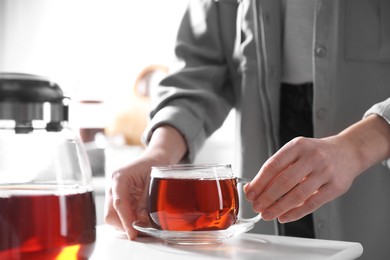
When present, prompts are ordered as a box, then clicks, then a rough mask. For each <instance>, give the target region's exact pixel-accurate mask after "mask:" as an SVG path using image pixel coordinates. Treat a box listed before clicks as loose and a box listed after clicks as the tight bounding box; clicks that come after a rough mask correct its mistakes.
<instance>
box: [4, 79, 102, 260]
mask: <svg viewBox="0 0 390 260" xmlns="http://www.w3.org/2000/svg"><path fill="white" fill-rule="evenodd" d="M67 101H68V98H66V97H65V96H64V95H63V92H62V90H61V89H60V87H59V86H58V85H57V84H56V83H53V82H51V81H50V80H48V79H46V78H43V77H40V76H35V75H29V74H18V73H0V259H67V260H68V259H69V260H72V259H88V258H89V256H90V255H91V254H92V251H93V249H94V245H95V239H96V212H95V203H94V197H93V194H92V192H93V188H92V174H91V168H90V166H89V162H88V158H87V154H86V152H85V150H84V147H83V145H82V142H81V140H80V138H79V137H78V136H77V135H76V134H75V133H74V132H73V131H72V130H71V129H70V128H69V126H68V125H67V121H68V105H67V103H68V102H67Z"/></svg>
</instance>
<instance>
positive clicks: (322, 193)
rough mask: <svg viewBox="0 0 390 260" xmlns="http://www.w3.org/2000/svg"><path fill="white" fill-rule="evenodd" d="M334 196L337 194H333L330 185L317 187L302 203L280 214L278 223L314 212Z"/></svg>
mask: <svg viewBox="0 0 390 260" xmlns="http://www.w3.org/2000/svg"><path fill="white" fill-rule="evenodd" d="M336 197H337V196H334V193H333V192H332V189H331V187H330V185H325V186H323V187H321V188H320V189H318V191H317V192H315V193H314V194H313V195H312V196H311V197H310V198H308V199H307V200H305V202H304V203H302V204H301V205H299V206H298V207H295V208H293V209H291V210H289V211H287V212H286V213H284V214H282V215H280V216H279V217H278V220H279V222H280V223H287V222H291V221H296V220H298V219H300V218H302V217H304V216H306V215H307V214H310V213H311V212H314V211H315V210H317V209H318V208H319V207H321V206H322V205H324V204H325V203H327V202H329V201H331V200H333V199H334V198H336Z"/></svg>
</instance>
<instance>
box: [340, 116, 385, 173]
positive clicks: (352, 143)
mask: <svg viewBox="0 0 390 260" xmlns="http://www.w3.org/2000/svg"><path fill="white" fill-rule="evenodd" d="M336 138H341V139H342V140H343V141H344V142H345V144H346V145H347V147H348V148H347V149H349V151H348V153H349V154H350V155H351V156H352V158H353V160H352V162H351V163H355V164H356V165H357V166H358V168H359V172H362V171H364V170H366V169H367V168H369V167H370V166H372V165H374V164H375V163H378V162H380V161H382V160H384V159H386V158H388V157H389V156H390V125H389V124H388V123H387V122H386V121H385V120H384V119H383V118H382V117H380V116H378V115H375V114H374V115H370V116H368V117H366V118H365V119H363V120H361V121H359V122H357V123H356V124H354V125H352V126H350V127H348V128H347V129H345V130H344V131H342V132H341V133H340V134H338V135H337V136H336Z"/></svg>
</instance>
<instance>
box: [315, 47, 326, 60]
mask: <svg viewBox="0 0 390 260" xmlns="http://www.w3.org/2000/svg"><path fill="white" fill-rule="evenodd" d="M315 54H316V56H317V57H320V58H322V57H325V56H326V48H325V47H324V46H317V47H316V49H315Z"/></svg>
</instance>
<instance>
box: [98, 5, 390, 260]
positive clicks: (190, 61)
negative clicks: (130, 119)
mask: <svg viewBox="0 0 390 260" xmlns="http://www.w3.org/2000/svg"><path fill="white" fill-rule="evenodd" d="M389 14H390V2H389V3H388V1H386V0H380V1H370V0H346V1H323V0H317V1H313V0H285V1H283V0H281V1H276V0H265V1H258V0H242V1H238V2H237V1H235V0H219V1H214V0H194V1H190V2H189V7H188V10H187V11H186V13H185V15H184V17H183V20H182V23H181V26H180V28H179V32H178V38H177V45H176V52H175V53H176V55H177V58H178V59H179V61H181V65H182V67H181V68H180V69H178V70H177V71H173V72H172V73H171V74H170V75H169V76H167V77H166V78H165V79H164V80H162V81H161V83H160V85H159V86H158V87H157V88H156V89H155V90H154V91H156V95H155V97H156V98H157V99H156V100H155V103H154V106H153V110H152V112H151V121H150V122H149V124H148V127H147V129H146V131H145V133H144V139H143V141H144V142H145V144H147V145H148V147H147V148H146V151H145V153H144V154H143V155H142V156H141V157H140V158H138V159H137V160H135V161H132V162H129V164H128V165H127V166H125V167H123V168H121V169H118V171H116V172H115V173H113V178H112V183H111V186H110V188H109V189H108V190H107V196H106V212H105V215H106V222H107V223H108V224H111V225H113V226H115V227H117V228H120V229H123V230H125V231H126V232H127V234H128V236H129V238H130V239H134V238H135V237H136V236H137V232H136V231H135V230H134V229H133V228H132V222H133V221H135V220H137V219H147V212H146V192H147V189H146V187H147V185H148V180H149V174H150V167H151V166H153V165H157V164H158V165H163V164H176V163H180V162H192V161H193V160H194V158H195V156H196V154H197V152H198V151H199V149H200V148H201V147H202V144H203V143H204V141H205V140H206V139H207V138H208V137H209V136H210V135H211V134H212V133H213V132H214V131H215V130H217V129H218V128H219V127H220V126H221V125H222V123H223V121H224V120H225V118H226V116H227V115H228V113H229V111H230V110H231V109H233V108H234V109H235V110H236V112H237V113H236V120H237V125H238V128H237V129H238V130H239V131H237V136H238V138H237V139H238V145H237V148H238V150H237V155H239V162H238V163H237V165H236V168H237V169H238V172H239V174H241V175H242V176H243V177H246V178H250V179H253V181H252V182H251V183H250V184H249V185H247V186H246V187H245V191H246V194H247V198H248V200H249V201H251V202H252V203H253V209H254V210H255V211H256V212H261V213H262V215H263V218H264V219H265V220H274V219H279V221H278V226H277V227H278V228H277V232H278V234H280V235H291V236H301V237H315V238H322V239H335V240H347V241H357V242H360V243H362V244H363V247H364V253H363V256H362V259H385V258H387V257H388V256H389V255H390V247H388V245H387V241H389V240H390V232H389V230H390V223H389V221H388V219H390V206H388V205H389V203H388V198H389V197H390V189H389V188H388V187H389V185H390V172H389V169H388V168H387V167H386V165H384V164H379V163H378V162H380V161H382V160H385V159H386V158H388V157H389V156H390V127H389V125H388V119H389V111H390V108H389V107H390V106H389V103H390V100H386V101H384V102H383V103H379V104H377V105H375V106H373V107H372V108H371V109H370V110H369V111H367V110H368V109H369V108H370V107H371V106H372V105H373V104H376V103H378V102H380V101H382V100H383V99H384V97H389V96H390V87H389V84H390V63H389V62H390V23H389V21H390V16H389ZM364 113H366V117H365V118H364V119H363V120H361V118H362V117H363V115H364ZM313 137H314V138H313ZM232 138H235V137H233V136H232ZM291 139H292V141H290V140H291ZM284 144H286V145H284ZM283 145H284V146H283ZM280 148H281V149H280ZM358 176H359V177H358ZM341 195H343V196H341ZM311 213H313V214H311ZM282 223H283V224H282ZM259 232H261V230H259ZM373 238H375V239H373Z"/></svg>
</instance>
